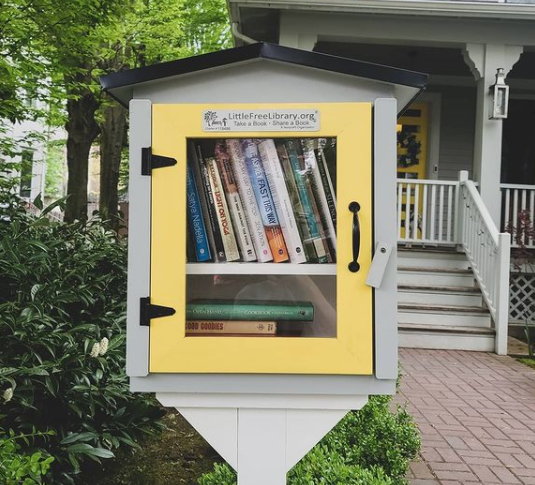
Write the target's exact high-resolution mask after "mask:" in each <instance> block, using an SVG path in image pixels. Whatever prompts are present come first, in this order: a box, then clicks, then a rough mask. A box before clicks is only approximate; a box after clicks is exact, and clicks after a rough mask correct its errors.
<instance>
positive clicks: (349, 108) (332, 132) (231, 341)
mask: <svg viewBox="0 0 535 485" xmlns="http://www.w3.org/2000/svg"><path fill="white" fill-rule="evenodd" d="M273 109H279V110H281V112H284V111H285V110H286V111H288V110H289V111H291V110H301V111H306V110H309V111H310V110H317V112H318V113H319V116H320V125H319V130H317V131H311V132H303V131H298V130H296V131H288V132H283V133H281V132H280V131H274V132H270V131H258V132H256V131H244V132H237V131H233V132H230V133H229V132H224V130H223V127H225V128H226V127H227V123H228V119H227V118H221V120H218V121H217V122H218V123H221V127H222V131H221V132H210V131H209V130H206V129H203V125H202V123H201V121H202V119H203V117H204V119H205V121H206V119H207V114H210V115H211V114H212V113H214V112H222V111H224V110H242V112H245V113H246V115H247V116H249V113H253V114H254V113H258V112H262V113H264V114H263V115H262V116H264V115H265V113H266V112H269V111H270V110H273ZM218 110H219V111H218ZM265 116H269V115H265ZM244 119H247V118H246V117H245V118H244ZM264 119H265V118H264ZM208 121H209V122H210V123H212V122H213V123H214V124H215V123H216V121H215V118H212V119H208ZM244 123H248V122H247V121H244ZM262 123H263V122H262V121H261V122H260V125H261V124H262ZM296 124H297V125H298V124H299V123H298V122H296ZM218 126H219V125H218ZM239 126H242V125H239ZM243 126H245V125H243ZM292 126H293V125H292ZM152 129H153V132H152V150H153V152H154V154H156V155H164V156H169V157H173V158H176V159H177V161H178V163H177V165H175V166H172V167H166V168H161V169H156V170H154V171H153V173H152V189H151V190H152V207H151V211H152V234H151V303H152V304H155V305H163V306H168V307H173V308H174V309H175V310H176V313H175V315H173V316H169V317H164V318H158V319H155V320H152V321H151V323H150V372H153V373H154V372H161V373H182V372H186V373H270V374H271V373H275V374H276V373H283V374H353V375H356V374H361V375H371V374H372V372H373V320H372V319H373V293H372V289H371V288H370V287H369V286H367V285H366V284H365V279H366V275H367V272H368V268H369V265H370V263H371V257H372V237H373V221H372V216H373V207H372V203H373V196H372V187H373V181H372V104H371V103H332V104H331V103H329V104H313V105H311V104H296V105H215V106H214V105H209V106H208V105H163V104H161V105H154V106H153V118H152ZM307 139H314V140H320V139H326V140H331V142H332V143H331V145H333V146H334V141H335V142H336V143H335V145H336V150H335V154H334V162H333V159H331V160H330V162H326V163H325V167H328V171H330V174H331V178H332V180H331V181H330V182H332V184H331V185H332V189H333V191H334V192H335V194H336V208H337V218H336V234H335V237H336V242H337V244H336V253H335V252H334V249H333V247H331V246H332V245H331V246H329V245H327V244H324V245H323V249H322V246H321V242H322V241H320V242H319V245H317V246H316V247H315V250H316V252H317V254H316V257H315V258H316V259H314V256H312V257H310V259H309V260H308V262H305V263H302V264H294V263H292V262H291V261H286V262H280V263H275V262H262V263H261V262H248V261H244V258H242V260H241V261H240V260H233V261H226V262H220V261H216V260H214V259H213V255H210V257H211V258H212V259H211V260H210V261H206V262H200V260H201V259H200V257H199V259H197V261H196V262H192V261H191V260H190V261H189V262H187V261H186V246H187V237H188V236H187V230H186V229H187V225H188V217H190V212H189V210H190V209H191V210H193V209H194V208H190V207H189V204H190V200H189V197H188V200H186V186H187V183H190V184H191V180H192V179H191V178H189V179H188V177H189V174H187V170H186V168H187V164H188V163H190V161H191V160H189V156H190V151H191V152H192V153H195V155H194V156H193V158H195V157H197V158H200V159H201V161H202V160H203V159H204V160H205V162H206V164H207V165H208V166H209V167H210V166H212V167H213V166H214V165H213V164H214V163H215V164H216V165H215V166H216V167H217V163H218V162H219V161H221V160H219V159H218V158H217V157H218V155H220V153H218V150H225V149H226V148H225V146H226V147H227V148H228V150H229V153H230V150H231V148H232V146H233V143H234V144H235V143H241V144H242V145H241V148H240V150H241V149H242V148H243V149H244V150H245V149H248V148H250V146H252V148H253V149H254V150H256V148H255V147H254V146H253V145H254V143H257V144H258V146H260V144H261V143H262V140H269V141H270V143H272V144H273V145H275V144H276V146H277V147H278V148H281V151H285V150H287V152H288V154H289V155H288V157H289V158H291V156H292V153H293V150H294V147H293V144H292V143H293V142H292V140H294V141H295V140H298V143H301V145H302V150H303V151H304V149H305V147H306V140H307ZM236 140H238V141H236ZM333 140H334V141H333ZM190 145H191V146H192V147H193V148H195V149H192V150H190V151H188V147H189V146H190ZM214 147H215V155H214ZM244 147H245V148H244ZM259 150H260V149H259ZM296 153H297V152H296ZM309 155H310V157H311V160H310V159H309V160H308V161H307V160H306V158H307V156H306V153H305V154H304V155H301V156H302V159H301V163H302V167H301V168H302V169H303V171H304V172H306V171H307V170H313V169H314V168H315V164H317V163H319V155H318V158H317V159H314V155H313V154H311V153H309ZM276 156H277V155H275V158H276ZM310 157H309V158H310ZM214 160H215V161H214ZM197 161H198V160H197ZM231 162H232V163H234V162H235V160H233V159H232V160H230V162H229V163H231ZM201 163H202V162H201ZM333 163H334V165H333ZM210 164H212V165H210ZM281 165H282V159H281ZM220 168H221V167H220ZM224 170H225V167H223V168H222V172H221V173H224ZM250 176H251V177H252V176H253V175H251V174H250ZM237 178H238V177H237ZM188 180H189V182H188ZM210 180H212V179H210ZM214 180H216V182H217V181H218V180H217V177H215V176H214ZM221 180H223V178H221ZM296 180H297V175H296ZM320 180H321V179H320ZM330 182H329V183H330ZM224 183H225V181H224V180H223V184H224ZM288 183H289V182H287V184H288ZM307 184H308V182H307ZM270 185H271V182H270ZM297 185H299V184H297ZM239 188H240V194H241V195H244V196H245V195H247V194H245V193H244V192H241V189H243V187H241V186H240V187H239ZM330 188H331V187H329V186H328V184H325V186H324V189H325V191H327V192H328V191H329V190H330ZM212 189H213V190H215V189H214V187H213V186H212ZM297 189H299V190H298V191H297V192H298V195H299V196H300V197H301V195H303V197H304V196H305V195H306V194H304V192H306V191H308V192H307V193H308V194H309V196H310V198H311V199H313V194H314V193H315V192H314V190H315V189H318V187H314V181H313V180H311V184H310V186H309V185H303V186H301V188H299V187H297ZM301 192H303V194H302V193H301ZM226 196H228V194H226ZM230 200H231V199H230V197H228V198H227V201H226V202H227V205H226V206H225V205H224V204H223V201H222V200H220V202H221V210H222V211H226V210H228V211H229V212H228V213H231V212H230V209H231V206H230V203H229V201H230ZM243 201H244V202H245V199H244V200H243ZM353 201H356V202H358V203H359V204H360V211H359V213H358V215H359V219H360V256H359V260H358V262H359V264H360V266H361V270H360V271H359V272H351V271H350V270H349V268H348V263H350V262H351V261H352V260H353V250H354V244H353V242H354V237H355V236H354V232H355V227H356V225H355V226H354V219H353V213H352V212H351V211H350V210H349V209H348V207H349V205H350V204H351V202H353ZM316 202H317V204H316V205H314V204H312V205H314V207H312V206H311V207H310V211H313V214H312V212H310V211H308V214H305V218H306V217H309V216H311V214H312V217H316V219H317V220H318V221H319V218H318V213H319V212H321V202H320V201H319V199H316ZM303 205H304V204H303ZM275 206H276V203H275ZM291 210H292V211H294V212H295V214H296V215H297V212H298V211H297V207H296V206H295V205H294V206H293V207H292V208H291ZM191 217H192V216H191ZM206 222H207V221H206V220H205V223H206ZM233 222H237V221H233ZM305 222H307V221H305ZM308 222H310V221H308ZM228 227H229V226H227V228H228ZM250 228H251V226H250ZM201 229H202V228H201ZM201 229H199V230H201ZM310 232H312V231H310ZM331 235H333V234H331ZM306 237H311V236H310V235H308V236H306ZM306 237H305V236H303V238H304V240H305V239H306ZM316 242H318V241H316ZM238 243H239V241H238ZM323 243H325V240H323ZM255 248H256V249H257V250H258V247H257V246H256V247H255ZM225 249H226V248H225ZM238 249H239V245H238ZM272 249H273V248H272ZM323 250H324V251H326V252H329V251H330V255H331V260H330V262H329V261H326V260H325V258H323V256H322V257H321V258H320V252H321V251H323ZM189 254H191V252H190V253H189ZM227 254H230V252H229V253H227ZM190 257H191V256H190ZM193 257H195V254H194V255H193ZM284 258H285V255H284V254H282V253H281V259H284ZM322 258H323V259H322ZM229 259H230V258H229ZM257 259H258V260H260V256H259V255H258V258H257ZM267 259H269V258H267ZM199 299H204V303H203V302H201V303H195V302H196V301H197V302H198V301H199ZM215 300H219V301H221V302H223V305H224V304H226V303H225V302H228V301H239V302H240V303H239V304H237V305H236V307H237V308H238V309H240V311H241V310H243V309H244V308H245V305H243V302H244V301H247V302H249V303H251V304H253V305H254V304H256V303H257V302H258V301H260V306H262V305H263V304H262V302H264V303H266V302H267V301H270V300H277V301H280V300H292V301H300V302H301V303H302V304H303V305H304V310H303V312H304V313H303V315H304V314H305V313H306V311H307V308H310V307H311V306H313V307H314V309H313V316H312V314H309V315H308V316H307V318H308V321H306V322H304V323H302V322H299V326H298V325H297V323H296V324H294V323H293V322H288V321H277V322H274V323H276V324H277V333H273V332H272V333H265V334H263V335H264V336H262V335H247V334H246V333H247V332H248V331H249V330H248V329H246V330H244V329H243V328H244V326H247V325H251V322H244V321H238V322H236V321H234V322H233V323H231V324H228V323H227V321H222V322H215V323H214V322H211V323H210V322H208V323H206V322H204V326H203V322H199V321H193V322H191V321H189V320H192V317H191V313H187V312H191V311H193V310H192V308H194V305H197V307H195V308H197V309H198V310H199V311H201V312H202V311H205V312H206V311H212V309H213V308H215V307H214V306H213V304H212V303H213V302H214V301H215ZM303 300H304V303H303ZM249 310H250V309H249ZM249 310H247V311H249ZM244 311H245V310H244ZM188 315H190V316H188ZM248 315H249V314H248ZM250 315H252V313H251V314H250ZM205 318H206V317H205ZM206 319H207V320H218V319H223V320H224V317H222V316H219V317H217V318H216V317H214V318H206ZM264 319H265V320H276V319H277V318H276V317H274V318H273V319H269V318H264ZM280 319H281V320H285V319H284V318H280ZM243 320H245V319H243ZM249 320H254V316H251V318H249ZM188 321H189V322H188ZM252 323H255V322H252ZM232 326H233V327H232ZM225 327H228V328H230V327H232V328H236V329H237V330H235V331H236V333H239V334H241V335H232V334H231V332H230V333H227V334H226V335H225V336H221V335H210V334H209V332H211V331H213V332H215V331H219V330H220V329H224V328H225ZM254 328H255V329H258V331H259V332H260V331H262V332H269V330H270V328H272V327H271V326H270V322H264V323H263V324H262V328H260V326H259V325H256V324H255V325H254ZM296 329H298V330H299V331H296ZM195 330H197V331H198V332H201V333H202V332H205V333H204V334H201V335H199V334H197V335H195ZM252 331H253V330H251V332H252ZM254 331H256V330H254ZM279 331H280V333H279ZM188 332H189V333H188ZM266 337H270V338H266Z"/></svg>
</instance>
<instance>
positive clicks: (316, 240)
mask: <svg viewBox="0 0 535 485" xmlns="http://www.w3.org/2000/svg"><path fill="white" fill-rule="evenodd" d="M285 145H286V151H287V152H288V158H289V160H290V165H291V168H292V172H293V175H294V178H295V184H296V186H297V192H298V193H299V199H300V200H301V204H302V205H303V212H304V215H305V219H306V223H307V226H308V228H309V230H310V238H311V241H312V244H313V245H314V250H315V251H316V255H317V257H318V262H319V263H327V262H328V258H327V253H326V252H325V247H324V245H323V242H322V240H321V234H320V231H319V228H318V223H317V220H316V216H315V214H314V209H313V207H312V202H311V200H310V197H309V195H308V190H307V186H306V180H305V176H304V175H303V174H302V170H301V163H300V162H299V152H298V146H297V143H296V141H295V140H292V139H287V140H286V141H285Z"/></svg>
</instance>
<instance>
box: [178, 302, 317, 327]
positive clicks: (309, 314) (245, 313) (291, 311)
mask: <svg viewBox="0 0 535 485" xmlns="http://www.w3.org/2000/svg"><path fill="white" fill-rule="evenodd" d="M186 320H266V321H267V320H269V321H280V320H282V321H288V320H290V321H308V322H311V321H312V320H314V306H313V305H312V303H311V302H309V301H266V300H262V301H257V300H192V301H191V302H189V303H188V304H187V305H186Z"/></svg>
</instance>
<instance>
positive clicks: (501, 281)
mask: <svg viewBox="0 0 535 485" xmlns="http://www.w3.org/2000/svg"><path fill="white" fill-rule="evenodd" d="M459 184H460V188H461V190H460V204H459V221H458V223H459V226H458V227H459V229H460V231H459V232H460V235H461V245H462V247H463V250H464V252H465V254H466V256H467V258H468V260H469V261H470V264H471V267H472V271H473V273H474V276H475V278H476V280H477V283H478V285H479V287H480V289H481V293H482V294H483V298H484V300H485V303H486V304H487V306H488V308H489V311H490V314H491V316H492V320H493V321H494V329H495V331H496V337H495V352H496V353H497V354H499V355H506V354H507V326H508V320H509V265H510V258H511V256H510V252H511V235H510V234H508V233H500V232H499V230H498V228H497V227H496V224H495V223H494V221H493V220H492V217H491V215H490V213H489V211H488V209H487V207H486V206H485V203H484V202H483V199H482V198H481V195H480V194H479V192H478V190H477V188H476V185H475V183H474V182H473V181H472V180H468V172H467V171H464V170H463V171H461V172H460V173H459Z"/></svg>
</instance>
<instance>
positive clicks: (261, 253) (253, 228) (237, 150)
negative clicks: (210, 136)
mask: <svg viewBox="0 0 535 485" xmlns="http://www.w3.org/2000/svg"><path fill="white" fill-rule="evenodd" d="M227 148H228V153H229V155H230V158H231V160H232V169H233V171H234V176H235V177H236V183H237V185H238V192H239V194H240V197H241V200H242V203H243V208H244V209H245V219H246V220H247V224H248V226H249V232H250V234H251V238H252V240H253V243H254V247H255V250H256V257H257V260H258V261H259V262H260V263H267V262H268V261H273V255H272V254H271V249H270V248H269V244H268V240H267V236H266V232H265V229H264V224H263V223H262V218H261V216H260V211H259V209H258V204H257V202H256V197H255V195H254V191H253V187H252V185H251V180H250V179H249V173H248V172H247V165H246V163H245V158H244V156H243V153H242V149H241V146H240V141H239V140H227Z"/></svg>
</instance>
